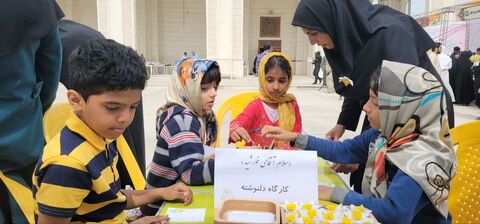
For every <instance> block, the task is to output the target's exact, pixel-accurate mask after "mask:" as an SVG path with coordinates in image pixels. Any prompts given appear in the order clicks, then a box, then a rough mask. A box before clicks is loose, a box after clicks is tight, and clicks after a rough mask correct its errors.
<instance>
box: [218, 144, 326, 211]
mask: <svg viewBox="0 0 480 224" xmlns="http://www.w3.org/2000/svg"><path fill="white" fill-rule="evenodd" d="M317 186H318V160H317V152H315V151H297V150H258V149H216V150H215V190H214V192H215V196H214V197H215V203H214V204H215V208H217V206H218V205H219V204H220V202H221V201H222V200H223V199H229V198H236V199H249V198H250V199H266V200H274V201H278V202H280V203H283V202H285V200H288V201H305V202H316V201H317V200H318V191H317Z"/></svg>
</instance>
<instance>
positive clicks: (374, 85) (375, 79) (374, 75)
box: [370, 65, 382, 96]
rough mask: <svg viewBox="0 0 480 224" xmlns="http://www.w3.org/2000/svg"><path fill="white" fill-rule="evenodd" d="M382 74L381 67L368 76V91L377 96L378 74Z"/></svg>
mask: <svg viewBox="0 0 480 224" xmlns="http://www.w3.org/2000/svg"><path fill="white" fill-rule="evenodd" d="M381 72H382V66H381V65H380V66H378V67H377V69H375V71H373V73H372V76H370V89H371V90H372V91H373V92H374V93H375V95H377V96H378V83H379V82H380V73H381Z"/></svg>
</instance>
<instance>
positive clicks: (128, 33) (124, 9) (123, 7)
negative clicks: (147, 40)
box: [97, 0, 135, 48]
mask: <svg viewBox="0 0 480 224" xmlns="http://www.w3.org/2000/svg"><path fill="white" fill-rule="evenodd" d="M97 13H98V31H100V32H101V33H102V34H103V35H105V37H107V38H110V39H114V40H115V41H117V42H119V43H122V44H125V45H127V46H131V47H132V48H135V32H134V31H135V1H134V0H120V1H119V0H97Z"/></svg>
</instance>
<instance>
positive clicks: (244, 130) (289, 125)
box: [229, 52, 302, 149]
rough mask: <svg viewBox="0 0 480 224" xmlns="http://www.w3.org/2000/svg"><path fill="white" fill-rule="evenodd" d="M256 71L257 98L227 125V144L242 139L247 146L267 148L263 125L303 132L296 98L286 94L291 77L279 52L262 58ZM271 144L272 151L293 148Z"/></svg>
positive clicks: (286, 62) (284, 144)
mask: <svg viewBox="0 0 480 224" xmlns="http://www.w3.org/2000/svg"><path fill="white" fill-rule="evenodd" d="M258 69H259V70H258V81H259V83H260V90H259V91H260V98H259V99H255V100H254V101H252V102H251V103H250V104H249V105H248V106H247V107H246V108H245V110H244V111H243V112H242V113H241V114H240V115H238V117H237V118H235V120H233V121H232V122H231V123H230V139H229V143H230V142H238V141H241V140H245V141H246V145H247V146H258V147H260V148H269V147H270V146H271V145H272V141H273V139H265V138H262V137H261V136H260V130H261V129H262V128H263V126H265V125H272V126H279V127H281V128H283V129H285V130H289V131H293V132H302V118H301V116H300V110H299V109H298V104H297V101H296V99H295V96H293V95H292V94H290V93H287V91H288V87H290V84H291V83H292V78H293V76H292V65H291V63H290V61H289V60H288V58H287V57H286V56H285V55H283V54H282V53H278V52H273V53H269V54H267V55H265V57H263V58H262V60H261V61H260V65H259V67H258ZM273 144H274V145H273V147H275V148H283V149H294V148H292V147H291V146H290V144H289V143H288V142H284V141H280V142H273Z"/></svg>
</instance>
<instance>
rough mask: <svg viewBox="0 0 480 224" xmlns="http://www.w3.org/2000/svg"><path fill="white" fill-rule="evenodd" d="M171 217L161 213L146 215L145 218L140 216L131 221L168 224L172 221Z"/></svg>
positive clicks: (142, 223)
mask: <svg viewBox="0 0 480 224" xmlns="http://www.w3.org/2000/svg"><path fill="white" fill-rule="evenodd" d="M169 220H170V218H168V216H163V215H159V216H145V217H143V218H139V219H137V220H135V221H133V222H131V223H132V224H144V223H148V224H158V223H161V224H168V223H170V222H169Z"/></svg>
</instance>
